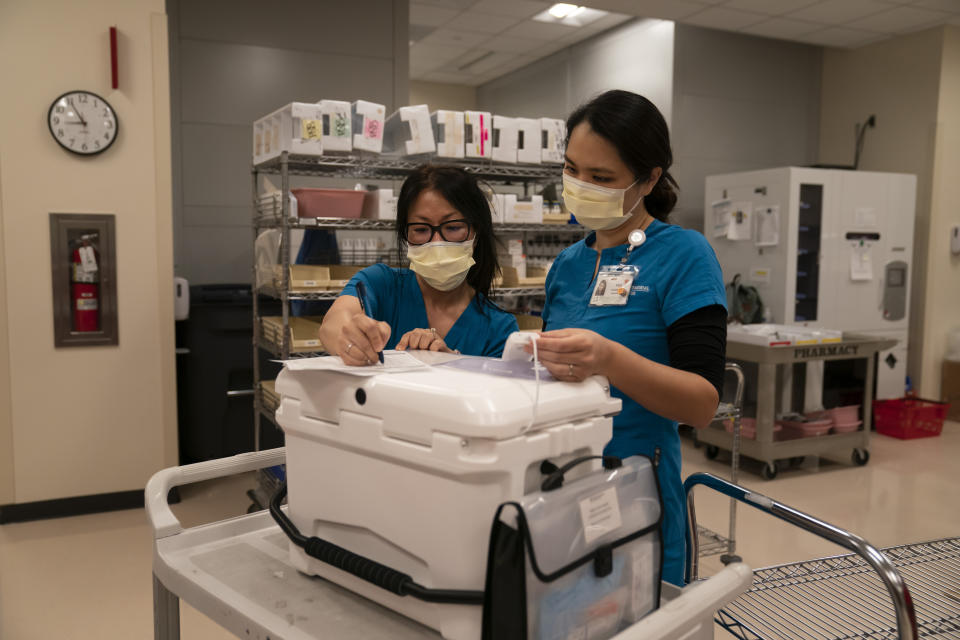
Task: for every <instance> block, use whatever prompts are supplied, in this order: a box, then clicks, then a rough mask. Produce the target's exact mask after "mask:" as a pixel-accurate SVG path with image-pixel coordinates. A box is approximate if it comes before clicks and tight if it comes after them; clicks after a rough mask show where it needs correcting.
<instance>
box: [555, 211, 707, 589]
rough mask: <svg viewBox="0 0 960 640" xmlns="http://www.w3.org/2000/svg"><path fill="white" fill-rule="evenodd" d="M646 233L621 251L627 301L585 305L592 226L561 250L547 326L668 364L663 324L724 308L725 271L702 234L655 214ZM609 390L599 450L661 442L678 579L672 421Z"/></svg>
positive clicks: (641, 449) (680, 520)
mask: <svg viewBox="0 0 960 640" xmlns="http://www.w3.org/2000/svg"><path fill="white" fill-rule="evenodd" d="M646 233H647V240H646V242H645V243H644V244H642V245H640V246H639V247H637V248H636V249H634V250H633V251H631V252H630V254H629V256H628V258H627V263H628V264H631V265H634V266H635V267H637V269H638V270H639V272H638V274H637V277H636V278H635V279H634V281H633V287H632V289H631V291H630V296H629V298H628V300H627V304H626V305H625V306H607V307H591V306H590V297H591V294H592V293H593V288H594V286H595V284H596V279H595V278H594V276H593V272H594V268H595V265H596V262H597V251H596V250H595V249H594V248H593V245H594V243H595V242H596V234H595V233H591V234H590V235H589V236H587V237H586V238H585V239H583V240H581V241H580V242H578V243H576V244H574V245H573V246H570V247H568V248H567V249H565V250H564V251H563V252H562V253H561V254H560V255H559V256H558V257H557V259H556V260H555V261H554V263H553V268H551V269H550V273H549V274H548V275H547V285H546V286H547V297H546V302H545V304H544V308H543V321H544V325H545V330H547V331H550V330H553V329H566V328H580V329H590V330H591V331H595V332H597V333H599V334H600V335H602V336H604V337H605V338H608V339H610V340H613V341H615V342H619V343H620V344H622V345H625V346H627V347H629V348H630V349H632V350H633V351H634V352H635V353H638V354H640V355H642V356H643V357H645V358H648V359H650V360H653V361H654V362H658V363H660V364H664V365H667V366H669V365H670V353H669V350H668V347H667V327H668V326H670V325H671V324H673V323H674V322H676V321H677V320H679V319H680V318H682V317H683V316H685V315H687V314H688V313H690V312H692V311H695V310H697V309H700V308H702V307H706V306H710V305H714V304H719V305H723V306H724V307H726V293H725V291H724V287H723V273H722V272H721V270H720V264H719V262H718V261H717V256H716V254H715V253H714V251H713V249H712V248H711V247H710V245H709V244H708V243H707V240H706V238H704V237H703V235H702V234H700V233H698V232H696V231H692V230H689V229H682V228H680V227H678V226H674V225H671V224H667V223H665V222H660V221H659V220H654V221H653V222H652V223H651V224H650V225H649V226H648V227H647V229H646ZM627 247H628V245H626V244H623V245H620V246H616V247H610V248H608V249H604V250H603V252H602V255H601V259H600V266H601V268H602V267H603V266H605V265H615V264H620V261H621V259H622V258H623V257H624V255H625V254H626V253H627ZM610 392H611V395H612V396H614V397H616V398H620V399H621V400H622V401H623V410H622V411H621V412H620V414H619V415H617V416H616V417H614V419H613V439H612V440H611V441H610V442H609V443H608V444H607V446H606V448H605V449H604V453H605V454H606V455H614V456H619V457H628V456H631V455H636V454H644V455H647V456H649V457H650V458H653V455H654V451H655V449H656V448H657V447H659V448H660V453H661V455H660V466H659V468H658V476H659V478H660V490H661V493H662V494H663V502H664V520H663V522H664V526H663V538H664V554H663V578H664V579H665V580H667V581H669V582H672V583H674V584H678V585H682V584H683V567H684V559H685V555H684V549H685V539H684V530H685V525H686V507H685V500H684V494H683V484H682V480H681V476H680V437H679V435H678V433H677V423H676V422H674V421H673V420H668V419H666V418H664V417H661V416H658V415H656V414H654V413H651V412H650V411H648V410H647V409H645V408H644V407H643V406H641V405H640V404H639V403H637V402H635V401H634V400H631V399H630V398H629V397H627V396H626V395H625V394H623V393H622V392H621V391H620V390H619V389H616V388H613V387H611V390H610Z"/></svg>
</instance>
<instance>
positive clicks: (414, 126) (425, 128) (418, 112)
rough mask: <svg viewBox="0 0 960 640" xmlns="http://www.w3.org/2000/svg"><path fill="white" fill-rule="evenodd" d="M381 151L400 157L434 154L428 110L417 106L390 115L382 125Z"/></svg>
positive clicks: (423, 106)
mask: <svg viewBox="0 0 960 640" xmlns="http://www.w3.org/2000/svg"><path fill="white" fill-rule="evenodd" d="M383 150H384V152H385V153H390V154H395V155H401V156H415V155H421V154H425V153H434V152H435V151H436V150H437V145H436V143H435V142H434V140H433V127H431V126H430V108H429V107H428V106H427V105H425V104H417V105H411V106H407V107H400V108H399V109H397V110H396V111H395V112H394V113H392V114H391V115H390V117H389V118H387V121H386V123H385V124H384V133H383Z"/></svg>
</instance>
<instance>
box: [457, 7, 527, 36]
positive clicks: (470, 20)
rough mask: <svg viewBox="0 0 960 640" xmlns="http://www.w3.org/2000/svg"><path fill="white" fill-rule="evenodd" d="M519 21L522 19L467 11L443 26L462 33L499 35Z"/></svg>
mask: <svg viewBox="0 0 960 640" xmlns="http://www.w3.org/2000/svg"><path fill="white" fill-rule="evenodd" d="M521 20H522V18H517V17H513V16H502V15H501V16H497V15H493V14H490V13H478V12H476V11H467V12H464V13H461V14H460V15H459V16H457V17H456V18H454V19H453V20H451V21H450V22H448V23H447V24H446V25H444V26H446V27H451V28H453V29H461V30H463V31H473V32H477V33H495V34H500V33H502V32H504V31H505V30H506V29H509V28H510V27H512V26H514V25H515V24H517V23H518V22H520V21H521Z"/></svg>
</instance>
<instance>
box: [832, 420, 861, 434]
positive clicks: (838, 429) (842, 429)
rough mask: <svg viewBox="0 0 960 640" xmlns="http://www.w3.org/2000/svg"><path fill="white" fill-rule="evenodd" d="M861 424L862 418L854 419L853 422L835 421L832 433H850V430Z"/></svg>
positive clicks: (857, 427)
mask: <svg viewBox="0 0 960 640" xmlns="http://www.w3.org/2000/svg"><path fill="white" fill-rule="evenodd" d="M861 424H863V420H856V421H854V422H847V423H836V424H834V425H833V432H834V433H850V432H851V431H856V430H857V429H859V428H860V425H861Z"/></svg>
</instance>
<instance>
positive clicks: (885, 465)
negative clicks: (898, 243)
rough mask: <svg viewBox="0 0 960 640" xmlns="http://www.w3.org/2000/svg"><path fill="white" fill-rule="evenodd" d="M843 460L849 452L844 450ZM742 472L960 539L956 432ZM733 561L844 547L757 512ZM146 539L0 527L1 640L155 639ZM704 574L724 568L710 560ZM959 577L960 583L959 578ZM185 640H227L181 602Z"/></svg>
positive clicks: (212, 511) (225, 484)
mask: <svg viewBox="0 0 960 640" xmlns="http://www.w3.org/2000/svg"><path fill="white" fill-rule="evenodd" d="M684 455H685V463H684V475H687V474H689V473H692V472H695V471H710V472H713V473H717V474H718V475H721V476H726V475H728V474H729V466H728V462H724V460H723V457H722V455H721V458H720V459H719V460H717V461H712V462H711V461H707V460H706V459H705V458H704V455H703V452H702V451H701V450H696V449H694V448H693V446H691V445H689V443H686V444H685V451H684ZM842 457H843V458H844V459H847V458H848V457H849V452H844V454H843V456H842ZM758 470H759V467H758V466H757V465H755V464H753V465H751V464H749V463H747V464H746V468H745V469H744V470H743V471H742V472H741V483H742V484H744V485H746V486H748V487H750V488H752V489H754V490H757V491H760V492H763V493H765V494H767V495H769V496H771V497H773V498H776V499H778V500H780V501H782V502H785V503H787V504H789V505H791V506H794V507H796V508H798V509H800V510H802V511H806V512H808V513H810V514H813V515H816V516H818V517H820V518H822V519H824V520H827V521H828V522H831V523H833V524H836V525H839V526H841V527H844V528H847V529H849V530H851V531H853V532H855V533H858V534H860V535H862V536H863V537H865V538H866V539H867V540H869V541H870V542H872V543H874V544H875V545H878V546H889V545H894V544H901V543H908V542H919V541H925V540H929V539H934V538H941V537H947V536H957V535H960V497H958V496H960V473H958V470H960V424H958V423H947V425H946V426H945V428H944V433H943V434H942V435H941V436H940V437H939V438H928V439H923V440H912V441H899V440H894V439H891V438H887V437H884V436H875V437H874V438H873V440H872V442H871V460H870V463H869V464H868V465H867V466H865V467H852V466H849V465H847V464H835V463H829V462H824V461H820V462H817V461H815V460H813V459H808V460H807V461H805V462H804V464H803V465H801V466H800V467H799V468H796V469H791V470H786V471H783V472H781V475H780V476H779V477H778V478H777V479H775V480H773V481H769V482H768V481H764V480H761V479H760V477H759V476H758V475H757V472H758ZM250 486H252V480H251V478H250V477H249V476H238V477H234V478H231V479H229V480H226V481H218V482H210V483H204V484H202V485H194V486H192V487H190V488H188V489H185V490H184V491H183V501H182V502H181V503H180V504H179V505H176V506H175V507H174V511H175V512H176V513H177V515H178V517H180V518H181V520H182V521H183V522H184V523H185V524H187V525H194V524H199V523H202V522H208V521H216V520H221V519H224V518H227V517H230V516H234V515H240V514H242V513H244V512H245V510H246V508H247V506H248V500H247V498H246V495H245V491H246V489H248V488H249V487H250ZM699 495H700V497H699V499H698V514H699V517H700V520H701V522H702V523H703V524H705V525H706V526H708V527H710V528H712V529H715V530H717V531H721V532H725V531H726V528H727V512H728V503H727V501H726V499H725V498H722V497H720V496H719V495H717V494H711V493H708V492H706V491H702V492H701V494H699ZM737 539H738V547H739V549H738V550H739V552H740V554H741V555H742V556H743V558H744V560H745V561H746V562H747V563H748V564H750V565H751V566H754V567H760V566H768V565H771V564H779V563H782V562H789V561H795V560H806V559H810V558H814V557H819V556H823V555H832V554H834V553H839V552H840V551H841V550H840V549H838V548H837V547H834V546H833V545H831V544H830V543H827V542H824V541H821V540H819V539H817V538H814V537H813V536H812V535H810V534H806V533H804V532H801V531H799V530H797V529H795V528H794V527H791V526H790V525H788V524H786V523H782V522H780V521H776V520H773V519H772V518H770V517H769V516H767V515H765V514H763V513H761V512H758V511H756V510H753V509H748V508H743V507H741V508H740V509H739V511H738V526H737ZM152 549H153V546H152V538H151V532H150V528H149V525H148V523H147V520H146V517H145V515H144V512H143V511H142V510H131V511H122V512H116V513H109V514H100V515H92V516H81V517H75V518H65V519H60V520H46V521H40V522H29V523H22V524H13V525H6V526H2V527H0V639H2V640H53V639H61V638H62V639H69V640H86V639H91V640H92V639H97V640H102V639H105V638H109V639H113V638H122V639H140V638H144V639H146V638H150V637H152V635H153V614H152V606H153V600H152V587H151V570H150V566H151V560H152ZM704 566H705V572H706V573H710V572H712V571H715V570H716V568H717V567H718V566H719V562H718V560H717V558H716V557H714V558H709V559H707V560H706V561H705V563H704ZM958 580H960V578H958ZM181 629H182V637H183V638H184V639H185V640H195V639H199V638H203V639H205V640H207V639H212V640H217V639H220V638H232V637H233V636H232V635H230V634H228V633H227V632H225V631H224V630H222V629H221V628H219V627H218V626H217V625H215V624H214V623H213V622H211V621H210V620H208V619H207V618H206V617H204V616H203V615H201V614H199V613H197V612H195V611H193V610H192V609H191V608H190V607H189V606H187V605H186V604H182V605H181Z"/></svg>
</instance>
